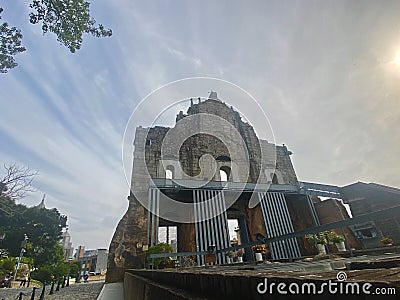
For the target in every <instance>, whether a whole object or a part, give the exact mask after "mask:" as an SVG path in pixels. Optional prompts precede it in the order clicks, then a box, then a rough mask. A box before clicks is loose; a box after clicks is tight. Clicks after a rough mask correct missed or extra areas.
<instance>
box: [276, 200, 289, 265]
mask: <svg viewBox="0 0 400 300" xmlns="http://www.w3.org/2000/svg"><path fill="white" fill-rule="evenodd" d="M273 197H274V199H275V203H276V209H277V213H278V220H279V224H280V229H281V230H280V233H279V234H280V235H282V234H285V233H289V227H288V225H287V217H288V216H287V214H286V211H284V208H283V205H282V201H283V199H282V194H280V193H274V195H273ZM280 244H281V247H282V249H283V253H282V254H283V257H282V258H289V257H290V250H289V248H290V247H291V246H290V244H289V243H288V241H280Z"/></svg>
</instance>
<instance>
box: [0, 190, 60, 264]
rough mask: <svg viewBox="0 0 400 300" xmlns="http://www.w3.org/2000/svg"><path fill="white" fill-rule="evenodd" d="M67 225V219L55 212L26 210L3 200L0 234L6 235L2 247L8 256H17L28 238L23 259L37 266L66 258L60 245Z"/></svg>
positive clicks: (39, 209) (37, 209)
mask: <svg viewBox="0 0 400 300" xmlns="http://www.w3.org/2000/svg"><path fill="white" fill-rule="evenodd" d="M9 212H12V213H11V214H10V213H9ZM66 222H67V217H66V216H63V215H61V214H60V213H59V212H58V210H57V209H55V208H54V209H45V208H39V207H26V206H25V205H22V204H16V203H15V202H14V201H13V200H11V199H10V198H7V197H5V196H1V197H0V234H4V239H3V240H2V242H1V247H2V248H5V249H6V250H7V252H8V254H9V255H11V256H18V255H19V253H20V250H21V241H22V240H23V239H24V234H26V235H27V236H28V243H27V247H26V253H25V254H24V256H26V257H31V258H33V260H34V265H35V266H38V265H42V264H46V263H49V264H55V263H57V261H58V260H59V256H60V255H61V257H63V253H62V250H61V254H60V253H59V252H60V251H59V245H58V242H59V241H60V239H61V234H62V229H63V228H65V227H66Z"/></svg>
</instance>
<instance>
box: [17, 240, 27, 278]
mask: <svg viewBox="0 0 400 300" xmlns="http://www.w3.org/2000/svg"><path fill="white" fill-rule="evenodd" d="M27 240H28V236H27V235H26V234H25V233H24V240H23V241H22V242H21V252H20V253H19V257H18V260H17V265H16V266H15V273H14V280H15V278H16V277H17V272H18V269H19V265H20V263H21V260H22V257H23V256H24V252H26V250H25V249H26V244H27V243H28V242H27Z"/></svg>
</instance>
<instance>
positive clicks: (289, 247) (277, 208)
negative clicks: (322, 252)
mask: <svg viewBox="0 0 400 300" xmlns="http://www.w3.org/2000/svg"><path fill="white" fill-rule="evenodd" d="M259 198H260V205H261V209H262V211H263V218H264V223H265V227H266V229H267V236H268V237H275V236H279V235H283V234H286V233H291V232H293V231H294V230H293V224H292V221H291V219H290V214H289V210H288V207H287V204H286V199H285V197H284V195H283V193H272V192H266V193H265V192H263V193H259ZM270 248H271V256H272V258H273V259H279V258H287V257H299V256H300V250H299V247H298V244H297V240H296V239H294V238H292V239H288V240H286V241H279V242H273V243H271V244H270Z"/></svg>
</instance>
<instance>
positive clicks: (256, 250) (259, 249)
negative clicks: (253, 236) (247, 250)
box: [251, 245, 265, 261]
mask: <svg viewBox="0 0 400 300" xmlns="http://www.w3.org/2000/svg"><path fill="white" fill-rule="evenodd" d="M251 250H253V252H254V255H255V257H256V261H263V257H262V254H263V253H265V247H264V246H263V245H256V246H253V247H251Z"/></svg>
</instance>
